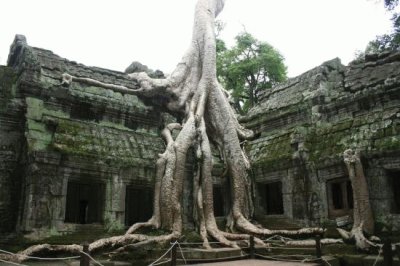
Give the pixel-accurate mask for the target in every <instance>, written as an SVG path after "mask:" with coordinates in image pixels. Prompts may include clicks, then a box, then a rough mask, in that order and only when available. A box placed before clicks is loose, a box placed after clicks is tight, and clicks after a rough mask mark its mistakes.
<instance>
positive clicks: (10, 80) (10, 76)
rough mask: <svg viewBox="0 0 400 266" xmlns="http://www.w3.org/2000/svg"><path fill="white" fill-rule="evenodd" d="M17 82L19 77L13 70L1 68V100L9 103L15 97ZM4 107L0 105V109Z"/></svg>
mask: <svg viewBox="0 0 400 266" xmlns="http://www.w3.org/2000/svg"><path fill="white" fill-rule="evenodd" d="M16 81H17V75H16V73H15V72H14V71H13V69H12V68H10V67H6V66H0V98H4V100H5V101H6V102H7V101H8V100H9V99H11V98H13V97H15V93H16ZM4 107H5V105H3V104H1V105H0V108H4Z"/></svg>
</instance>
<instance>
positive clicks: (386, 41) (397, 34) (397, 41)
mask: <svg viewBox="0 0 400 266" xmlns="http://www.w3.org/2000/svg"><path fill="white" fill-rule="evenodd" d="M398 4H399V0H384V5H385V8H386V9H387V10H388V11H392V12H393V17H392V19H391V20H392V23H393V31H392V33H390V34H383V35H379V36H377V37H376V39H375V40H373V41H371V42H369V44H368V45H367V48H366V49H365V52H364V53H361V54H360V55H364V54H370V53H379V52H383V51H390V50H395V49H398V48H399V47H400V14H399V13H398V12H395V11H394V10H395V8H396V7H397V6H398Z"/></svg>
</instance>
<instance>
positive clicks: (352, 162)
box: [337, 149, 376, 250]
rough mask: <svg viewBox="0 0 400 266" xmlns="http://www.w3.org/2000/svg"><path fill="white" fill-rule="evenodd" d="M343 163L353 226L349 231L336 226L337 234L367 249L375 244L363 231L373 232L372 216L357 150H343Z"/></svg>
mask: <svg viewBox="0 0 400 266" xmlns="http://www.w3.org/2000/svg"><path fill="white" fill-rule="evenodd" d="M343 159H344V163H345V164H346V167H347V171H348V173H349V179H350V182H351V186H352V189H353V205H354V209H353V221H354V222H353V228H352V229H351V231H350V232H347V231H346V230H343V229H340V228H338V229H337V230H338V232H339V234H340V235H341V236H342V237H343V239H345V240H355V243H356V247H357V248H358V249H360V250H368V249H369V248H370V247H374V246H376V244H374V243H373V242H371V241H369V240H368V239H367V238H366V237H365V235H364V232H366V233H368V234H370V235H372V234H373V233H374V218H373V215H372V208H371V204H370V201H369V192H368V185H367V180H366V178H365V175H364V169H363V166H362V163H361V158H360V154H359V151H353V150H352V149H347V150H345V151H344V152H343Z"/></svg>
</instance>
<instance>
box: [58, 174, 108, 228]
mask: <svg viewBox="0 0 400 266" xmlns="http://www.w3.org/2000/svg"><path fill="white" fill-rule="evenodd" d="M104 194H105V188H104V185H103V184H100V183H92V184H83V183H78V182H68V189H67V204H66V210H65V222H66V223H76V224H91V223H101V222H102V221H103V212H104Z"/></svg>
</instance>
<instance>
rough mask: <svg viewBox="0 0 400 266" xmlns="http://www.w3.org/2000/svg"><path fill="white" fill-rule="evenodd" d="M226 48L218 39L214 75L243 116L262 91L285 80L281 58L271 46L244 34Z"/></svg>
mask: <svg viewBox="0 0 400 266" xmlns="http://www.w3.org/2000/svg"><path fill="white" fill-rule="evenodd" d="M235 40H236V44H235V45H234V46H233V47H232V48H230V49H228V48H227V47H226V45H225V43H224V42H223V41H222V40H220V39H217V75H218V79H219V81H220V82H221V83H222V84H223V85H224V87H225V88H226V89H227V90H229V91H230V92H231V96H232V98H233V101H234V107H235V109H236V110H237V111H238V112H239V113H240V114H244V113H246V112H247V110H248V109H250V108H251V107H253V106H254V105H255V104H256V103H257V102H258V100H259V95H260V92H261V91H262V90H265V89H269V88H271V87H272V86H273V85H275V84H277V83H279V82H282V81H284V80H286V78H287V76H286V70H287V68H286V66H285V64H284V58H283V56H282V55H281V54H280V53H279V51H278V50H276V49H275V48H274V47H273V46H272V45H270V44H269V43H267V42H262V41H259V40H257V39H256V38H254V37H253V36H252V35H251V34H250V33H248V32H246V31H244V32H242V33H240V34H238V35H237V36H236V38H235Z"/></svg>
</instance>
